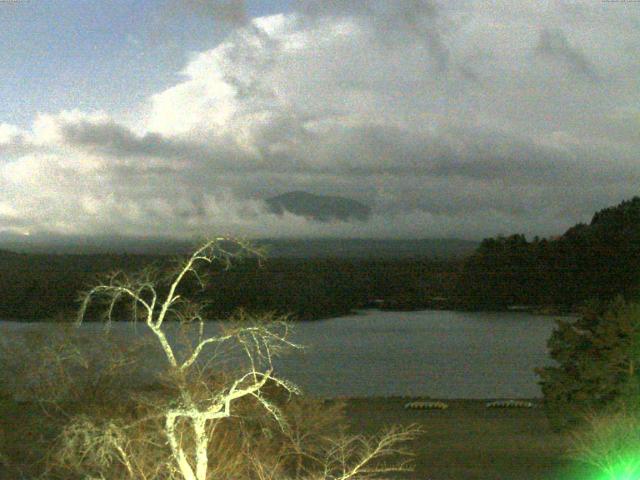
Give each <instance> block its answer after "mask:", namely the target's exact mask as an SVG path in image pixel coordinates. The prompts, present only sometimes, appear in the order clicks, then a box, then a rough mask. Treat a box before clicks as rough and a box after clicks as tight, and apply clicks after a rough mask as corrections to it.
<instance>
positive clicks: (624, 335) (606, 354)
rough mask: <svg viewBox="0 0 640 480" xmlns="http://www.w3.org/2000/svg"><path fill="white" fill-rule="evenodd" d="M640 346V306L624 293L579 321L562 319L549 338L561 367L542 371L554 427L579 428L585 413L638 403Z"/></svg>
mask: <svg viewBox="0 0 640 480" xmlns="http://www.w3.org/2000/svg"><path fill="white" fill-rule="evenodd" d="M639 345H640V305H639V304H634V303H626V302H625V301H624V300H623V299H622V298H621V297H618V298H617V299H616V300H615V301H613V302H612V303H610V304H608V305H604V306H603V305H598V304H595V303H592V304H591V305H589V306H588V307H587V308H585V309H584V311H583V313H582V315H581V317H580V318H578V319H576V320H575V321H566V320H559V321H558V326H557V328H556V330H554V332H553V334H552V335H551V338H550V339H549V342H548V347H549V350H550V354H551V357H552V358H553V359H554V360H556V362H557V365H556V366H550V367H545V368H539V369H536V372H537V373H538V375H539V376H540V378H541V380H540V382H539V383H540V385H541V386H542V393H543V395H544V402H543V405H544V407H545V410H546V412H547V416H548V417H549V420H550V422H551V425H552V427H554V428H555V429H556V430H560V429H564V428H568V427H572V426H576V425H578V424H579V423H580V422H581V419H582V417H583V416H584V414H585V413H587V412H590V411H594V412H598V411H603V409H604V408H606V407H610V406H612V405H616V404H617V403H620V402H622V403H625V402H626V401H625V398H627V399H629V400H631V401H632V402H634V400H633V398H632V397H634V395H633V392H635V391H637V390H638V388H637V385H638V379H639V373H640V372H639V369H638V359H639V358H640V357H639V352H640V348H639ZM637 398H638V397H637V396H636V397H635V402H637Z"/></svg>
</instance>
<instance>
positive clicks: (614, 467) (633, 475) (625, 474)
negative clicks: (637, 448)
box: [576, 452, 640, 480]
mask: <svg viewBox="0 0 640 480" xmlns="http://www.w3.org/2000/svg"><path fill="white" fill-rule="evenodd" d="M600 472H601V473H600V474H598V476H596V477H595V479H594V480H640V452H633V453H632V454H625V455H620V456H619V458H618V461H617V462H615V463H614V464H609V465H602V466H601V468H600ZM576 480H578V479H576Z"/></svg>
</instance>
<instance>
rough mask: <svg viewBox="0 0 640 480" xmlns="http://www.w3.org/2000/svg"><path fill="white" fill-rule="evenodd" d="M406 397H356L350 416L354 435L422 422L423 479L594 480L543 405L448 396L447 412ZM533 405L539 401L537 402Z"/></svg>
mask: <svg viewBox="0 0 640 480" xmlns="http://www.w3.org/2000/svg"><path fill="white" fill-rule="evenodd" d="M407 401H408V400H407V399H402V398H390V399H352V400H349V401H348V403H347V412H346V413H347V418H349V421H350V428H351V429H352V432H353V433H364V434H369V433H374V432H375V431H377V430H379V429H380V428H382V427H383V426H384V425H388V424H394V423H400V424H403V425H408V424H411V423H417V424H419V425H420V426H421V427H422V429H423V430H424V434H423V435H422V436H421V437H420V438H419V439H417V440H415V441H414V442H413V444H412V449H413V450H414V452H415V454H416V457H415V461H414V464H415V467H416V469H415V471H414V472H413V473H409V474H404V475H403V476H402V478H412V479H422V480H590V479H591V478H592V477H591V475H590V474H589V472H588V471H587V470H586V469H585V468H583V467H582V468H581V467H580V466H578V465H575V464H573V462H570V461H569V460H568V459H566V458H564V457H563V451H564V439H563V436H562V435H560V434H557V433H554V432H552V431H551V430H550V428H549V426H548V424H547V420H546V417H545V415H544V412H543V411H542V409H540V408H531V409H522V408H518V409H515V408H511V409H501V408H500V409H494V408H486V407H485V403H486V402H484V401H480V400H444V401H445V403H447V404H448V408H447V409H446V410H407V409H405V408H404V405H405V403H407ZM534 404H535V402H534Z"/></svg>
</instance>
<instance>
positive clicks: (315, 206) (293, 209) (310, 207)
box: [265, 191, 371, 222]
mask: <svg viewBox="0 0 640 480" xmlns="http://www.w3.org/2000/svg"><path fill="white" fill-rule="evenodd" d="M265 203H266V205H267V208H268V209H269V211H270V212H271V213H274V214H276V215H284V213H285V212H288V213H291V214H293V215H298V216H301V217H305V218H308V219H310V220H314V221H317V222H332V221H336V220H338V221H350V220H359V221H364V220H367V219H368V218H369V215H370V214H371V209H370V208H369V207H368V206H366V205H364V204H362V203H360V202H358V201H356V200H353V199H350V198H345V197H332V196H328V195H314V194H312V193H308V192H302V191H295V192H288V193H283V194H282V195H277V196H275V197H272V198H268V199H267V200H265Z"/></svg>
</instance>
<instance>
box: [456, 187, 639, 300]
mask: <svg viewBox="0 0 640 480" xmlns="http://www.w3.org/2000/svg"><path fill="white" fill-rule="evenodd" d="M638 285H640V197H634V198H633V199H632V200H628V201H625V202H622V203H621V204H619V205H617V206H614V207H611V208H606V209H604V210H601V211H599V212H597V213H596V214H595V215H594V216H593V218H592V220H591V223H590V224H589V225H585V224H578V225H576V226H574V227H572V228H570V229H569V230H567V232H566V233H565V234H564V235H562V236H560V237H556V238H553V239H538V238H534V239H533V240H532V241H527V240H526V239H525V237H524V236H523V235H511V236H509V237H497V238H489V239H485V240H483V242H482V243H481V244H480V246H479V247H478V249H477V251H476V252H475V253H474V254H473V255H472V256H470V257H469V258H468V259H467V261H466V262H465V265H464V269H463V272H462V273H461V276H460V283H459V285H458V292H459V298H458V299H459V301H460V302H461V304H462V305H463V306H465V307H467V308H472V309H500V308H505V307H507V306H510V305H533V306H548V307H554V308H555V309H560V310H573V309H575V308H576V307H577V306H579V305H581V304H583V303H584V302H586V301H588V300H591V299H596V300H600V301H608V300H611V299H612V298H614V297H615V296H616V295H617V294H621V295H623V296H625V297H627V298H631V297H633V296H634V295H636V294H637V293H638Z"/></svg>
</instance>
